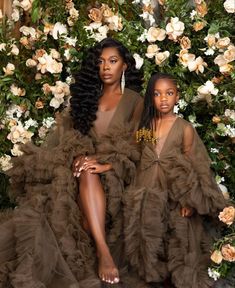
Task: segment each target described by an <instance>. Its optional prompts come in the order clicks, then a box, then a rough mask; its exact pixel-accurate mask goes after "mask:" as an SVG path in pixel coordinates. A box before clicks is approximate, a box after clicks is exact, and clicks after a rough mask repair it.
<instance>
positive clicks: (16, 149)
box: [11, 144, 24, 156]
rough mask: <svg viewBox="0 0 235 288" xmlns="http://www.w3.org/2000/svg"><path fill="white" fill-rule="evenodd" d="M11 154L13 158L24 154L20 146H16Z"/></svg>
mask: <svg viewBox="0 0 235 288" xmlns="http://www.w3.org/2000/svg"><path fill="white" fill-rule="evenodd" d="M11 154H12V155H13V156H21V155H23V154H24V153H23V152H22V151H21V150H20V146H19V144H14V146H13V148H12V149H11Z"/></svg>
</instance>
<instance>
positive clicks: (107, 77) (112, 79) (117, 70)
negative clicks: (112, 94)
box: [98, 47, 127, 85]
mask: <svg viewBox="0 0 235 288" xmlns="http://www.w3.org/2000/svg"><path fill="white" fill-rule="evenodd" d="M98 65H99V68H100V70H99V76H100V79H101V81H102V82H103V84H104V85H105V84H107V85H112V84H115V83H120V79H121V76H122V72H123V71H125V70H126V68H127V65H126V63H125V62H124V61H123V58H122V57H121V56H120V54H119V52H118V50H117V48H115V47H108V48H104V49H103V51H102V53H101V55H100V57H99V60H98Z"/></svg>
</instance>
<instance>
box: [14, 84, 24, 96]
mask: <svg viewBox="0 0 235 288" xmlns="http://www.w3.org/2000/svg"><path fill="white" fill-rule="evenodd" d="M10 91H11V93H12V94H13V95H15V96H25V93H26V91H25V89H24V88H19V87H17V86H16V85H14V84H12V85H11V87H10Z"/></svg>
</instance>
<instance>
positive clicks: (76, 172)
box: [72, 156, 88, 177]
mask: <svg viewBox="0 0 235 288" xmlns="http://www.w3.org/2000/svg"><path fill="white" fill-rule="evenodd" d="M86 159H88V157H86V156H78V157H76V158H75V159H74V161H73V166H72V170H73V176H74V177H79V176H80V174H81V171H82V166H83V164H84V162H86Z"/></svg>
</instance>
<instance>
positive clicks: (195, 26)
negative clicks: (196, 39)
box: [193, 21, 206, 32]
mask: <svg viewBox="0 0 235 288" xmlns="http://www.w3.org/2000/svg"><path fill="white" fill-rule="evenodd" d="M205 25H206V24H205V23H204V22H201V21H198V22H195V23H194V24H193V29H194V31H196V32H197V31H200V30H202V29H203V28H204V27H205Z"/></svg>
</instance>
